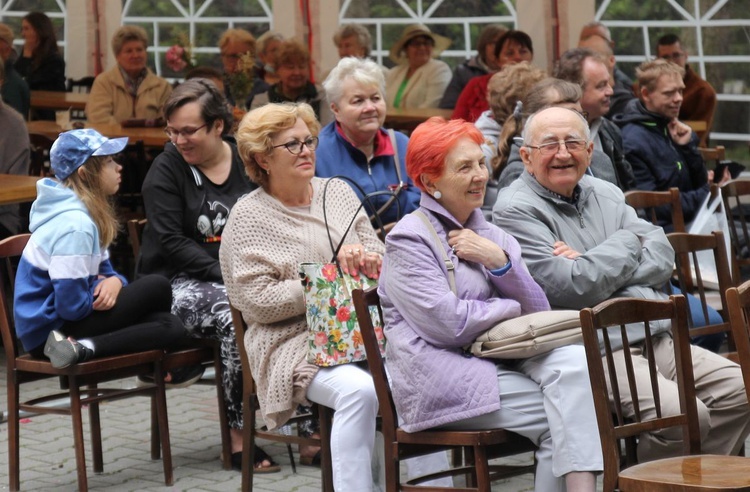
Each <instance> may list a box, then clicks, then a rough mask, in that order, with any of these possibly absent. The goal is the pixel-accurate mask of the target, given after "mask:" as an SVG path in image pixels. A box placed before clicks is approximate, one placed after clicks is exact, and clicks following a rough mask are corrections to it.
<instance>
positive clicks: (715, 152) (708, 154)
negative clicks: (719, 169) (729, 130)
mask: <svg viewBox="0 0 750 492" xmlns="http://www.w3.org/2000/svg"><path fill="white" fill-rule="evenodd" d="M698 151H699V152H700V153H701V156H702V157H703V161H704V162H705V163H708V162H709V161H714V164H718V163H719V161H723V160H724V159H726V149H725V148H724V146H723V145H717V146H716V147H698Z"/></svg>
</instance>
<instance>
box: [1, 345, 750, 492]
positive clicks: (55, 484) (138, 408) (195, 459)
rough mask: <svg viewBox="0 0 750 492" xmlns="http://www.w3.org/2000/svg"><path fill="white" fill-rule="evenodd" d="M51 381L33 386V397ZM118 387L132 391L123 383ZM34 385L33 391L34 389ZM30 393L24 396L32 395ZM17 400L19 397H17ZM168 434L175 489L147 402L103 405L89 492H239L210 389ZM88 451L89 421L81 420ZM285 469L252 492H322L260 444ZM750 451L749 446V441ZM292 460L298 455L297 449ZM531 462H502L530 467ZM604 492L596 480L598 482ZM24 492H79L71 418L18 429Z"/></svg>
mask: <svg viewBox="0 0 750 492" xmlns="http://www.w3.org/2000/svg"><path fill="white" fill-rule="evenodd" d="M0 364H1V365H0V367H1V369H0V398H1V399H0V408H2V409H5V405H6V400H7V398H6V376H5V357H4V355H0ZM50 384H51V383H50V382H38V383H31V384H29V385H27V386H30V387H33V388H34V389H35V390H36V391H39V390H40V389H44V388H45V387H48V386H45V385H50ZM122 384H123V385H130V384H134V381H124V382H123V383H122ZM34 385H36V386H34ZM32 393H33V391H32V392H27V393H26V397H27V398H28V397H31V396H34V395H33V394H32ZM22 396H24V395H23V394H22ZM167 403H168V408H169V428H170V438H171V443H172V460H173V464H174V478H175V480H174V485H173V486H171V487H167V486H165V485H164V475H163V470H162V463H161V460H156V461H151V459H150V453H149V439H150V413H149V403H148V399H146V398H135V399H128V400H121V401H118V402H113V403H108V404H106V405H103V406H102V408H101V420H102V435H103V446H104V473H102V474H99V475H96V474H94V473H93V471H91V461H90V460H91V457H90V454H89V453H87V460H88V461H87V464H88V468H89V473H88V480H89V488H90V489H91V490H107V491H116V492H121V491H122V492H125V491H160V492H164V491H213V492H218V491H232V490H239V487H240V474H239V472H235V471H232V470H230V471H226V470H224V469H222V467H221V462H220V461H219V453H220V437H219V429H218V415H217V411H216V393H215V390H214V388H213V387H212V386H205V385H194V386H192V387H190V388H184V389H177V390H170V391H168V393H167ZM84 427H85V430H84V436H85V439H86V446H87V451H88V446H89V442H88V417H87V416H85V417H84ZM7 439H8V434H7V424H6V423H4V422H3V423H0V490H8V476H7V475H8V468H7V463H8V444H7ZM260 443H261V445H262V446H263V448H264V449H265V450H266V451H267V452H268V453H270V454H271V455H272V456H273V457H274V459H275V460H276V461H277V462H279V463H280V464H281V465H282V471H281V472H280V473H274V474H264V475H256V477H255V481H254V490H256V491H259V492H316V491H319V490H320V470H319V469H317V468H313V467H306V466H300V465H298V466H297V473H296V474H293V473H292V469H291V466H290V464H289V458H288V456H287V452H286V447H285V446H283V445H281V444H277V443H269V442H265V443H264V442H262V441H261V442H260ZM747 444H748V446H747V447H748V449H750V439H749V440H748V443H747ZM295 456H296V449H295ZM530 459H531V458H530V455H528V454H527V455H521V456H519V457H515V458H513V459H507V460H505V461H506V462H518V463H528V461H529V460H530ZM599 486H600V488H601V480H600V481H599ZM21 490H24V491H31V490H37V491H56V492H57V491H75V490H77V480H76V469H75V455H74V452H73V437H72V431H71V425H70V419H69V417H67V416H56V415H43V416H31V417H29V418H27V419H25V420H24V421H23V423H22V426H21ZM492 490H493V491H503V492H522V491H532V490H533V481H532V477H531V476H530V475H525V476H522V477H516V478H513V479H510V480H507V481H501V482H497V483H495V484H494V486H493V488H492Z"/></svg>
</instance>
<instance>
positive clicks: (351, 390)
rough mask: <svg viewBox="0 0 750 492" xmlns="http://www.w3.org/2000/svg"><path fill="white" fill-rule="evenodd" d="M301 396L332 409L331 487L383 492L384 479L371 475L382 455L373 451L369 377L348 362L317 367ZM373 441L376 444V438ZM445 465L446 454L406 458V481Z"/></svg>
mask: <svg viewBox="0 0 750 492" xmlns="http://www.w3.org/2000/svg"><path fill="white" fill-rule="evenodd" d="M307 398H308V399H309V400H310V401H313V402H315V403H319V404H321V405H325V406H327V407H329V408H333V409H334V410H336V415H335V416H334V418H333V428H332V429H331V463H332V466H333V487H334V489H335V490H337V491H345V492H350V491H351V492H359V491H366V492H372V491H373V490H381V488H382V490H384V489H385V486H384V479H383V478H384V477H379V476H374V475H380V474H381V473H380V471H382V470H384V464H383V463H381V462H380V461H381V458H382V456H381V455H379V454H378V453H374V452H373V449H374V447H375V418H376V417H377V414H378V398H377V395H376V393H375V385H374V383H373V381H372V377H371V376H370V373H369V372H367V371H365V370H363V369H361V368H360V367H358V366H356V365H353V364H344V365H340V366H336V367H327V368H321V369H320V370H319V371H318V373H317V374H316V375H315V378H313V380H312V383H311V384H310V386H309V387H308V388H307ZM379 442H380V443H381V444H382V438H381V439H380V441H379ZM448 465H449V463H448V457H447V455H446V453H436V454H433V455H427V456H420V457H418V458H412V459H409V460H406V466H407V471H408V474H409V476H410V477H412V476H419V475H422V474H426V473H430V472H436V471H441V470H445V469H447V468H448ZM373 468H375V470H376V473H375V474H373ZM376 478H377V480H374V479H376ZM429 484H431V485H441V486H451V485H452V481H451V480H450V478H447V479H440V480H438V481H433V482H429Z"/></svg>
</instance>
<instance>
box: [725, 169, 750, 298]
mask: <svg viewBox="0 0 750 492" xmlns="http://www.w3.org/2000/svg"><path fill="white" fill-rule="evenodd" d="M748 196H750V181H748V180H742V179H737V180H732V181H730V182H728V183H726V184H724V185H723V186H722V187H721V199H722V200H723V202H724V213H725V214H726V216H727V223H728V225H729V236H730V239H731V243H732V264H733V268H732V270H733V273H734V274H735V281H736V283H739V278H740V277H739V273H740V271H739V267H740V266H741V265H747V264H750V255H747V254H746V251H747V250H748V248H750V233H749V232H748V231H749V229H748V221H750V204H748V203H743V202H744V201H745V200H746V198H745V197H748ZM743 249H744V250H745V252H743Z"/></svg>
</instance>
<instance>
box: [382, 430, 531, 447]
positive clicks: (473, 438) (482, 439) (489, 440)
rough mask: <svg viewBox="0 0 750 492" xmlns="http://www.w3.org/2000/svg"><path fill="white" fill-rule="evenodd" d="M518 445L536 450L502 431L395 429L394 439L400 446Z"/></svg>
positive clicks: (523, 438)
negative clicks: (407, 430)
mask: <svg viewBox="0 0 750 492" xmlns="http://www.w3.org/2000/svg"><path fill="white" fill-rule="evenodd" d="M514 438H517V440H518V441H519V443H529V451H533V450H535V449H536V447H534V446H533V445H531V441H529V440H528V439H527V438H525V437H522V436H520V435H518V434H516V433H514V432H510V431H506V430H504V429H492V430H476V431H463V430H462V431H442V430H441V431H434V432H433V431H422V432H411V433H410V432H406V431H404V430H403V429H401V428H397V429H396V439H398V442H400V443H402V444H432V445H434V444H436V443H445V442H450V443H451V445H452V446H492V445H493V444H505V443H509V442H513V441H514V440H515V439H514Z"/></svg>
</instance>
